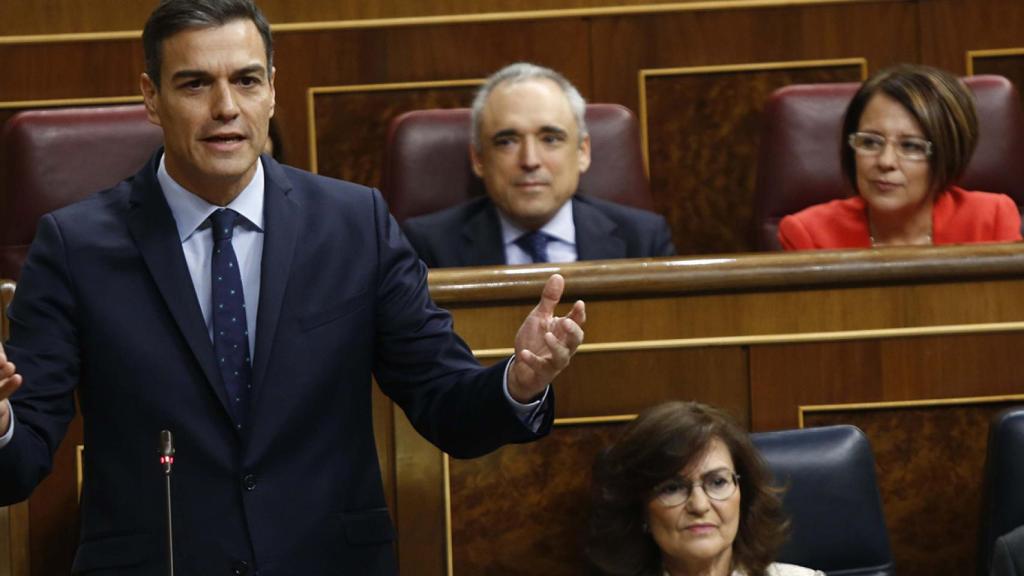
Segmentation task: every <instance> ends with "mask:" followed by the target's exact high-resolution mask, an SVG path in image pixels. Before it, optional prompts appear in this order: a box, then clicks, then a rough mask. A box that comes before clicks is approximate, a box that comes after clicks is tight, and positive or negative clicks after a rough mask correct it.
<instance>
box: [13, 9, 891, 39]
mask: <svg viewBox="0 0 1024 576" xmlns="http://www.w3.org/2000/svg"><path fill="white" fill-rule="evenodd" d="M868 1H874V2H878V1H885V2H906V1H907V0H698V1H694V2H670V3H666V4H639V5H636V6H608V7H599V8H556V9H550V10H519V11H510V12H484V13H480V14H451V15H440V16H408V17H395V18H364V19H358V20H328V21H323V22H285V23H281V24H272V25H271V28H272V29H273V32H274V34H279V33H288V32H319V31H325V30H354V29H364V28H389V27H394V28H397V27H410V26H438V25H445V24H475V23H488V22H508V21H516V20H551V19H556V18H594V17H600V16H628V15H644V14H663V13H667V12H711V11H723V10H742V9H748V8H775V7H786V6H819V5H822V6H823V5H832V4H860V3H865V2H868ZM141 37H142V31H141V30H121V31H111V32H70V33H65V34H23V35H18V36H0V45H4V44H45V43H54V42H98V41H103V40H136V39H139V38H141Z"/></svg>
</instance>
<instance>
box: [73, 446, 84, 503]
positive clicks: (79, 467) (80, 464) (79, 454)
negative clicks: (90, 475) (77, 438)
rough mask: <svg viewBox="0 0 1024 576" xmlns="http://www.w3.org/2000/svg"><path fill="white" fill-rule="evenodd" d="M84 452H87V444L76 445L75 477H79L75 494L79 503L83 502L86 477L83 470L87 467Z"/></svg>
mask: <svg viewBox="0 0 1024 576" xmlns="http://www.w3.org/2000/svg"><path fill="white" fill-rule="evenodd" d="M83 452H85V444H79V445H77V446H75V478H77V479H78V490H77V491H76V492H75V495H76V496H77V497H78V500H77V501H78V502H79V503H81V502H82V479H83V477H84V474H83V472H82V471H83V469H84V467H85V466H84V461H83Z"/></svg>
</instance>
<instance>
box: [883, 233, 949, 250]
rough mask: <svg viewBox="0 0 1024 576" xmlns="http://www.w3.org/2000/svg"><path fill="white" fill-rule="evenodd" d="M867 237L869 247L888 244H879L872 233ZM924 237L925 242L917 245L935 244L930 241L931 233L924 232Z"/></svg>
mask: <svg viewBox="0 0 1024 576" xmlns="http://www.w3.org/2000/svg"><path fill="white" fill-rule="evenodd" d="M868 239H869V240H870V241H871V247H872V248H878V247H885V246H889V244H879V243H878V242H876V241H875V236H874V235H873V234H872V235H869V236H868ZM924 239H925V243H924V244H919V246H931V245H933V244H935V242H934V241H932V235H931V234H926V235H925V237H924ZM907 246H918V244H907Z"/></svg>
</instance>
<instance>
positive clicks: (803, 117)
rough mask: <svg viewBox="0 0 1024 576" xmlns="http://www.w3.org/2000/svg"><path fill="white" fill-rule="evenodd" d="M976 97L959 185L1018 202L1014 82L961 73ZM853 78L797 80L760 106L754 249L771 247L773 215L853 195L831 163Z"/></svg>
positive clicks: (1022, 197)
mask: <svg viewBox="0 0 1024 576" xmlns="http://www.w3.org/2000/svg"><path fill="white" fill-rule="evenodd" d="M964 82H965V83H966V84H967V87H968V88H970V89H971V90H972V91H973V92H974V94H975V97H976V104H977V110H978V124H979V138H978V147H977V149H976V150H975V152H974V157H973V158H972V159H971V162H970V164H969V165H968V167H967V170H966V172H965V173H964V177H963V178H962V179H961V185H962V186H963V187H964V188H967V189H969V190H985V191H988V192H1002V193H1004V194H1007V195H1009V196H1010V197H1012V198H1013V199H1014V201H1015V202H1016V203H1017V206H1018V207H1021V206H1024V162H1022V160H1024V119H1022V117H1021V108H1020V99H1019V96H1018V94H1017V90H1016V88H1014V86H1013V84H1011V83H1010V81H1009V80H1007V79H1006V78H1003V77H1002V76H971V77H967V78H964ZM859 87H860V84H857V83H844V84H803V85H800V84H797V85H793V86H786V87H784V88H780V89H779V90H776V91H775V92H774V93H773V94H772V95H771V96H770V97H769V99H768V102H767V103H766V105H765V110H764V116H763V118H764V125H763V128H762V133H761V144H760V157H759V158H758V165H757V185H756V189H755V202H756V206H755V212H756V214H757V217H756V219H755V222H756V226H757V229H756V230H755V234H756V239H757V245H758V247H759V248H760V249H762V250H779V249H781V247H780V246H779V242H778V237H777V232H778V227H779V220H781V219H782V218H783V216H786V215H788V214H793V213H794V212H799V211H800V210H802V209H804V208H806V207H808V206H812V205H814V204H820V203H822V202H827V201H829V200H833V199H836V198H844V197H846V196H849V195H851V194H853V190H852V189H851V188H850V186H849V185H848V184H847V183H846V181H845V179H844V178H843V175H842V170H841V168H840V163H839V154H840V146H845V145H846V139H845V136H844V135H843V134H841V133H840V132H842V124H843V115H844V114H845V112H846V107H847V105H848V104H849V103H850V100H851V99H852V98H853V95H854V94H855V93H856V92H857V89H858V88H859Z"/></svg>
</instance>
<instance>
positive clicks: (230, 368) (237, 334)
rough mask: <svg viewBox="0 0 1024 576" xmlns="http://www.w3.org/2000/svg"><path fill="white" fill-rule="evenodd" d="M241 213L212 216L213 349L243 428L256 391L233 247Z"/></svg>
mask: <svg viewBox="0 0 1024 576" xmlns="http://www.w3.org/2000/svg"><path fill="white" fill-rule="evenodd" d="M237 218H238V213H237V212H235V211H234V210H228V209H220V210H217V211H216V212H214V213H213V214H211V215H210V222H211V223H212V225H213V259H212V265H211V266H210V269H211V272H212V273H213V288H212V290H211V293H212V296H213V350H214V353H215V354H216V356H217V367H218V368H220V375H221V378H222V379H223V380H224V388H225V390H226V391H227V395H228V405H229V406H230V407H231V408H230V410H231V416H232V417H233V418H234V420H235V427H236V428H238V429H239V430H241V429H242V424H243V423H244V422H245V416H246V413H247V412H248V408H249V394H250V393H251V392H252V381H251V368H250V364H249V330H248V324H247V323H246V321H245V299H244V297H243V296H242V276H241V274H240V273H239V271H238V259H237V258H235V249H234V248H233V247H232V246H231V234H232V233H233V232H234V229H235V220H236V219H237Z"/></svg>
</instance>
